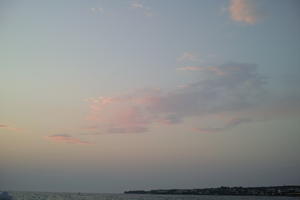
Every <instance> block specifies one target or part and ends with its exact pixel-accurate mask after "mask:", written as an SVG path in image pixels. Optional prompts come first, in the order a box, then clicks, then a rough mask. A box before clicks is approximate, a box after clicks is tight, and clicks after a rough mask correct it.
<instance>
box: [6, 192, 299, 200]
mask: <svg viewBox="0 0 300 200" xmlns="http://www.w3.org/2000/svg"><path fill="white" fill-rule="evenodd" d="M10 194H11V195H12V196H13V199H14V200H71V199H72V200H239V199H241V200H268V199H270V200H296V199H298V200H299V199H300V198H296V197H252V196H183V195H129V194H80V195H79V194H75V193H42V192H10Z"/></svg>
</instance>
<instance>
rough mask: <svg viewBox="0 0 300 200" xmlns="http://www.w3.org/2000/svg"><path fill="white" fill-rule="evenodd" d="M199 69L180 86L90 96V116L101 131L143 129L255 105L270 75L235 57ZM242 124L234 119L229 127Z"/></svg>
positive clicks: (117, 131)
mask: <svg viewBox="0 0 300 200" xmlns="http://www.w3.org/2000/svg"><path fill="white" fill-rule="evenodd" d="M199 71H201V73H199V75H198V76H199V77H198V79H197V80H195V81H194V82H192V83H189V84H187V85H186V86H185V87H182V88H180V89H174V90H171V91H167V92H163V91H161V90H158V89H144V90H137V91H133V92H129V93H125V94H122V95H116V96H111V97H98V98H90V99H88V102H89V104H90V113H89V115H88V119H89V121H90V122H93V123H94V125H95V126H97V127H98V130H100V132H105V133H142V132H146V131H148V130H149V128H150V126H151V125H152V124H154V123H159V124H169V125H170V124H177V123H181V122H183V121H184V119H186V118H189V117H193V116H198V117H206V116H209V115H212V114H218V113H224V112H225V113H226V112H241V111H244V110H247V109H252V108H253V107H255V106H257V105H259V104H260V102H262V99H263V98H264V96H265V94H266V90H265V89H264V85H265V83H266V79H265V77H263V76H261V75H260V74H259V73H258V72H257V66H256V65H255V64H246V63H234V62H231V63H227V64H223V65H219V66H214V67H203V68H201V70H199ZM240 123H242V122H239V121H232V122H231V124H229V125H228V126H226V128H231V127H234V126H236V125H237V124H240Z"/></svg>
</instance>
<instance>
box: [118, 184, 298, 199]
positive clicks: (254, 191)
mask: <svg viewBox="0 0 300 200" xmlns="http://www.w3.org/2000/svg"><path fill="white" fill-rule="evenodd" d="M124 194H150V195H151V194H159V195H226V196H291V197H295V196H296V197H298V196H300V185H288V186H267V187H224V186H222V187H218V188H201V189H156V190H129V191H125V192H124Z"/></svg>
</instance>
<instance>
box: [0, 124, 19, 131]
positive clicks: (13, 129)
mask: <svg viewBox="0 0 300 200" xmlns="http://www.w3.org/2000/svg"><path fill="white" fill-rule="evenodd" d="M0 128H2V129H6V130H9V131H21V130H22V129H20V128H16V127H12V126H8V125H5V124H0Z"/></svg>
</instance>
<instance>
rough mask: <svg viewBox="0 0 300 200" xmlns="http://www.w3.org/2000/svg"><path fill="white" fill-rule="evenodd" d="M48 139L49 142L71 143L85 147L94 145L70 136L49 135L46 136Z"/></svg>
mask: <svg viewBox="0 0 300 200" xmlns="http://www.w3.org/2000/svg"><path fill="white" fill-rule="evenodd" d="M46 138H47V139H49V140H52V141H54V142H64V143H70V144H85V145H91V144H94V143H92V142H87V141H83V140H81V139H78V138H74V137H72V136H70V135H68V134H57V135H49V136H46Z"/></svg>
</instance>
